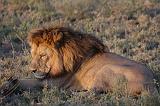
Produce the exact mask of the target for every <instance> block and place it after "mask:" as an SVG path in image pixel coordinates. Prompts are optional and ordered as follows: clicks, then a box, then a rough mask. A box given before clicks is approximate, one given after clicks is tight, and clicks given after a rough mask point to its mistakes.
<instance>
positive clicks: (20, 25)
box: [0, 0, 160, 106]
mask: <svg viewBox="0 0 160 106" xmlns="http://www.w3.org/2000/svg"><path fill="white" fill-rule="evenodd" d="M54 25H63V26H66V27H67V26H69V27H71V28H73V29H75V30H79V31H82V32H87V33H91V34H93V35H95V36H97V37H98V38H99V39H100V40H102V42H103V43H104V44H105V45H107V46H108V47H109V49H110V51H111V52H115V53H117V54H120V55H122V56H125V57H127V58H130V59H132V60H136V61H138V62H141V63H143V64H145V65H147V66H148V67H149V68H150V69H152V70H153V73H154V74H155V77H156V80H157V82H158V83H160V1H159V0H0V77H1V79H0V84H2V83H3V82H4V80H6V79H7V78H8V77H9V76H11V75H16V76H17V77H18V78H26V77H31V75H30V72H29V71H28V64H29V63H30V60H31V59H30V54H29V47H28V44H27V43H26V37H27V33H28V32H29V30H30V29H33V28H37V27H49V26H54ZM157 85H159V84H157ZM121 93H122V92H118V91H117V92H115V93H114V94H102V95H98V96H97V95H96V96H95V94H94V93H92V92H89V93H84V92H79V93H77V92H67V91H58V90H57V89H56V88H53V89H50V90H47V89H44V90H43V92H32V93H31V92H25V93H23V94H21V95H18V96H14V99H13V98H12V100H11V101H9V102H6V103H5V105H16V106H17V105H20V106H21V105H31V104H34V101H35V98H36V102H38V103H42V104H43V105H77V104H78V105H124V106H126V105H127V106H128V105H134V106H137V105H141V106H158V105H159V104H160V96H159V95H158V96H156V95H155V96H153V97H150V96H147V95H142V96H141V97H139V99H138V100H134V99H133V98H131V97H128V96H122V97H119V95H121Z"/></svg>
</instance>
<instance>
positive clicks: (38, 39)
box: [27, 29, 44, 45]
mask: <svg viewBox="0 0 160 106" xmlns="http://www.w3.org/2000/svg"><path fill="white" fill-rule="evenodd" d="M42 35H43V30H42V29H34V30H31V31H30V32H29V33H28V37H27V40H28V43H29V44H31V43H35V44H37V45H38V44H39V43H42V42H43V41H44V40H43V36H42Z"/></svg>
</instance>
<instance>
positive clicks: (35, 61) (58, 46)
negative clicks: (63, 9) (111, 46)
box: [28, 27, 107, 76]
mask: <svg viewBox="0 0 160 106" xmlns="http://www.w3.org/2000/svg"><path fill="white" fill-rule="evenodd" d="M28 42H29V44H30V46H31V55H32V62H31V66H30V68H31V70H32V71H34V72H35V71H38V72H43V73H45V74H47V73H50V74H51V75H53V76H57V75H61V74H62V73H64V72H74V71H76V67H78V65H80V64H81V62H82V61H83V60H85V58H88V57H91V56H94V55H95V54H98V53H102V52H106V51H107V50H106V47H105V46H104V45H103V43H101V41H99V40H98V39H97V38H96V37H94V36H91V35H89V34H83V33H80V32H77V31H74V30H72V29H70V28H65V27H52V28H42V29H35V30H32V31H31V32H30V33H29V35H28Z"/></svg>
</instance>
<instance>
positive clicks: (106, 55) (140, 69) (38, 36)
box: [28, 27, 155, 95]
mask: <svg viewBox="0 0 160 106" xmlns="http://www.w3.org/2000/svg"><path fill="white" fill-rule="evenodd" d="M28 42H29V44H30V46H31V51H33V52H32V53H31V54H32V63H31V66H32V69H33V70H37V71H43V72H46V70H47V69H48V68H50V69H51V72H50V75H51V76H53V85H55V86H57V87H61V88H66V89H74V90H96V91H113V89H114V88H115V87H116V86H117V85H118V83H117V81H118V80H119V78H120V79H124V80H125V82H126V88H125V89H124V91H125V92H126V91H127V92H128V93H130V94H132V95H135V94H139V93H141V92H142V91H144V90H147V91H149V92H154V91H155V86H154V84H153V74H152V71H151V70H149V69H148V68H146V67H145V66H144V65H142V64H140V63H137V62H135V61H132V60H129V59H126V58H124V57H121V56H119V55H116V54H113V53H110V52H109V50H108V48H107V47H106V46H104V45H103V43H102V42H101V41H100V40H98V39H97V38H96V37H94V36H92V35H89V34H84V33H81V32H77V31H74V30H72V29H69V28H65V27H53V28H44V29H36V30H33V31H31V32H30V33H29V36H28ZM44 51H45V53H46V56H47V57H48V58H47V59H48V60H45V62H43V60H42V64H47V65H46V67H47V68H46V67H45V68H44V69H40V67H41V66H40V65H38V64H40V62H41V54H42V53H41V52H44ZM42 57H43V56H42ZM118 86H119V85H118Z"/></svg>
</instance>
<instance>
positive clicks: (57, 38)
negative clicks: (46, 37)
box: [53, 32, 63, 48]
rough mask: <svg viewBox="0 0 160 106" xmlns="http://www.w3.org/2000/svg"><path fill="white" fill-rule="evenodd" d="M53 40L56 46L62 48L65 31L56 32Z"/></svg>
mask: <svg viewBox="0 0 160 106" xmlns="http://www.w3.org/2000/svg"><path fill="white" fill-rule="evenodd" d="M53 41H54V45H55V46H56V48H60V47H61V45H62V41H63V33H62V32H58V33H55V34H54V35H53Z"/></svg>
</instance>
